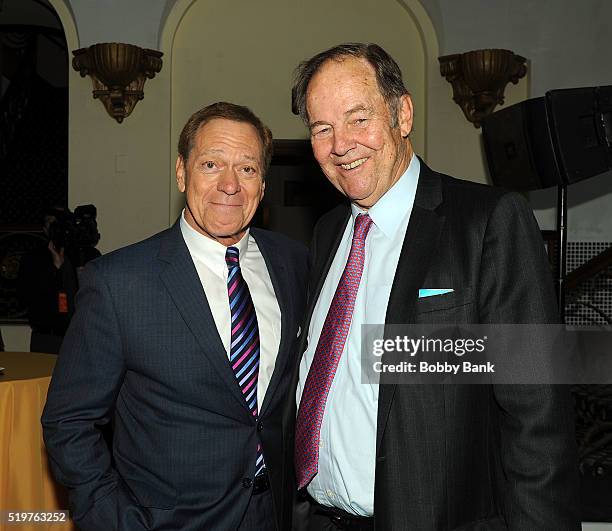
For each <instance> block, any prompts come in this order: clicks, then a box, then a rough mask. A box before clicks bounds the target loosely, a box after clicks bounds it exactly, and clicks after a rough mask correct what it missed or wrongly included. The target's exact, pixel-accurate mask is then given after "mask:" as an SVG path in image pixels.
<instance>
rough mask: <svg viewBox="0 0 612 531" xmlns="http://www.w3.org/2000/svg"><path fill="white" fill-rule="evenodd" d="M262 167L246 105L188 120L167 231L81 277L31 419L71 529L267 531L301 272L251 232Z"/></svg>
mask: <svg viewBox="0 0 612 531" xmlns="http://www.w3.org/2000/svg"><path fill="white" fill-rule="evenodd" d="M271 154H272V135H271V133H270V130H269V129H268V128H267V127H266V126H265V125H264V124H262V122H261V121H260V120H259V119H258V118H257V117H256V116H255V115H254V114H253V113H252V112H251V111H250V110H249V109H247V108H246V107H241V106H238V105H233V104H229V103H216V104H213V105H210V106H208V107H205V108H203V109H201V110H200V111H198V112H196V113H195V114H194V115H193V116H192V117H191V118H190V119H189V121H188V122H187V124H186V125H185V127H184V129H183V131H182V133H181V136H180V140H179V156H178V160H177V164H176V177H177V183H178V187H179V190H180V191H181V192H185V198H186V200H185V203H186V206H185V209H184V211H183V213H182V215H181V217H180V219H179V220H178V221H177V222H176V223H175V224H174V226H173V227H172V228H170V229H168V230H165V231H163V232H161V233H159V234H157V235H155V236H153V237H151V238H149V239H147V240H145V241H143V242H140V243H137V244H135V245H131V246H129V247H126V248H124V249H120V250H118V251H116V252H113V253H110V254H109V255H106V256H104V257H102V258H101V259H99V260H96V261H94V262H93V263H91V264H89V265H88V266H87V268H86V269H85V271H84V273H83V277H82V281H81V289H80V292H79V294H78V297H77V311H76V314H75V317H74V319H73V321H72V323H71V325H70V328H69V330H68V333H67V336H66V339H65V341H64V344H63V347H62V349H61V352H60V356H59V359H58V363H57V366H56V368H55V372H54V375H53V379H52V382H51V386H50V388H49V394H48V400H47V404H46V407H45V411H44V413H43V418H42V423H43V427H44V438H45V443H46V446H47V451H48V454H49V459H50V463H51V467H52V469H53V471H54V474H55V476H56V478H57V479H58V481H59V482H60V483H62V484H63V485H65V486H66V487H67V488H68V489H69V493H70V504H71V512H72V517H73V519H74V521H75V522H76V523H77V525H78V526H79V527H80V528H81V529H84V530H99V531H112V530H126V531H138V530H140V529H165V530H171V529H175V530H183V531H189V530H194V531H195V530H198V531H199V530H203V529H206V530H217V529H218V530H222V531H226V530H232V529H240V530H247V531H249V530H264V529H265V530H273V529H280V524H279V522H280V520H281V515H280V512H281V509H280V508H281V507H287V506H288V504H287V500H286V499H284V497H285V496H287V495H288V496H291V493H290V492H289V493H285V492H283V490H282V489H281V488H280V481H279V479H280V477H281V475H282V470H281V466H282V465H281V462H282V456H281V453H282V451H281V447H282V433H281V411H282V409H283V406H284V404H285V401H286V399H287V392H288V387H289V382H288V372H289V371H290V370H291V368H292V367H293V366H294V364H295V359H293V358H294V357H295V352H296V349H295V343H296V341H297V337H298V335H299V331H300V329H299V323H300V319H301V313H302V308H303V306H304V303H305V280H306V277H307V261H306V251H305V248H303V246H301V245H300V244H297V243H295V242H293V241H291V240H289V239H288V238H285V237H284V236H281V235H279V234H273V233H270V232H267V231H264V230H259V229H255V228H251V229H249V223H250V221H251V219H252V217H253V215H254V213H255V211H256V209H257V206H258V204H259V202H260V201H261V199H262V197H263V193H264V188H265V181H264V176H265V173H266V171H267V169H268V167H269V165H270V160H271ZM110 423H112V425H113V433H114V434H113V441H112V446H113V448H112V452H111V451H110V450H109V448H108V447H107V445H106V443H105V441H104V438H103V434H102V432H101V429H102V428H103V427H104V426H105V425H109V424H110Z"/></svg>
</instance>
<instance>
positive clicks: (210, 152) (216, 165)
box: [176, 118, 265, 246]
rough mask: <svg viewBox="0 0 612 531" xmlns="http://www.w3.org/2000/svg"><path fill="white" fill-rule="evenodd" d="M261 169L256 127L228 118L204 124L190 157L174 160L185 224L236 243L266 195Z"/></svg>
mask: <svg viewBox="0 0 612 531" xmlns="http://www.w3.org/2000/svg"><path fill="white" fill-rule="evenodd" d="M262 172H263V161H262V145H261V141H260V140H259V136H258V134H257V130H256V129H255V127H254V126H252V125H251V124H249V123H246V122H236V121H233V120H228V119H225V118H215V119H213V120H211V121H209V122H207V123H205V124H204V125H202V126H201V127H200V129H199V130H198V132H197V134H196V137H195V139H194V143H193V148H192V149H191V152H190V153H189V158H188V159H187V160H186V161H185V160H183V158H182V157H180V156H179V158H178V160H177V161H176V182H177V184H178V189H179V191H181V192H185V202H186V204H187V207H186V208H185V219H186V221H187V223H189V225H191V226H192V227H193V228H194V229H195V230H197V231H198V232H199V233H201V234H203V235H204V236H207V237H208V238H212V239H214V240H217V241H218V242H220V243H222V244H223V245H226V246H229V245H233V244H235V243H236V242H237V241H239V240H240V238H242V236H244V233H245V232H246V229H247V227H248V225H249V223H250V222H251V219H252V218H253V215H254V214H255V211H256V210H257V206H258V205H259V202H260V201H261V199H262V197H263V194H264V188H265V184H264V181H263V174H262Z"/></svg>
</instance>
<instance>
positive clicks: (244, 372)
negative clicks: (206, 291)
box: [225, 247, 266, 476]
mask: <svg viewBox="0 0 612 531" xmlns="http://www.w3.org/2000/svg"><path fill="white" fill-rule="evenodd" d="M238 255H239V253H238V249H237V248H236V247H228V248H227V250H226V252H225V262H226V263H227V268H228V275H227V293H228V296H229V305H230V313H231V316H232V321H231V329H232V335H231V346H230V358H229V359H230V364H231V366H232V370H233V371H234V375H235V376H236V381H237V382H238V385H239V387H240V390H241V391H242V396H244V399H245V400H246V403H247V406H248V408H249V410H250V411H251V414H252V415H253V417H254V418H255V420H257V415H258V410H257V378H258V376H259V327H258V325H257V314H256V313H255V306H254V305H253V300H252V299H251V293H250V292H249V287H248V286H247V283H246V282H245V281H244V278H242V272H241V271H240V262H239V260H238ZM265 467H266V466H265V463H264V458H263V451H262V448H261V443H260V442H258V443H257V457H256V461H255V470H256V472H255V475H256V476H257V475H259V474H261V473H262V472H263V471H264V470H265Z"/></svg>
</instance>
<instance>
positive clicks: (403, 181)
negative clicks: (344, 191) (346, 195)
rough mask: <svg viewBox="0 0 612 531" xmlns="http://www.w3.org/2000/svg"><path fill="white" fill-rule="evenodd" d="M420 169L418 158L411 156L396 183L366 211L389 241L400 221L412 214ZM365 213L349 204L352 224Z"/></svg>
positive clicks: (400, 224) (398, 227) (394, 234)
mask: <svg viewBox="0 0 612 531" xmlns="http://www.w3.org/2000/svg"><path fill="white" fill-rule="evenodd" d="M420 169H421V163H420V162H419V158H418V157H417V156H416V155H415V154H413V155H412V159H411V160H410V164H408V167H407V168H406V171H405V172H404V173H403V174H402V176H401V177H400V178H399V179H398V181H397V182H396V183H395V184H394V185H393V186H392V187H391V188H389V190H387V191H386V192H385V193H384V194H383V196H382V197H381V198H380V199H379V200H378V201H377V202H376V204H375V205H374V206H373V207H372V208H370V209H369V210H368V211H367V213H368V214H369V215H370V217H371V218H372V221H373V222H374V225H376V227H377V228H378V229H379V230H380V231H381V232H382V233H383V234H384V235H385V236H386V237H387V238H389V239H394V237H395V236H396V233H397V231H398V230H399V229H400V227H401V226H402V221H403V220H404V219H405V218H406V217H407V216H409V215H410V213H411V212H412V205H413V204H414V198H415V196H416V188H417V183H418V181H419V172H420ZM365 213H366V211H365V210H362V209H361V208H360V207H358V206H357V205H355V203H351V214H352V216H353V222H354V221H355V219H356V218H357V216H358V215H359V214H365Z"/></svg>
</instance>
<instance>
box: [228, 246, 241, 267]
mask: <svg viewBox="0 0 612 531" xmlns="http://www.w3.org/2000/svg"><path fill="white" fill-rule="evenodd" d="M239 254H240V253H239V251H238V248H237V247H228V248H227V250H226V251H225V263H226V264H227V268H228V269H232V267H240V262H239V261H238V255H239Z"/></svg>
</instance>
